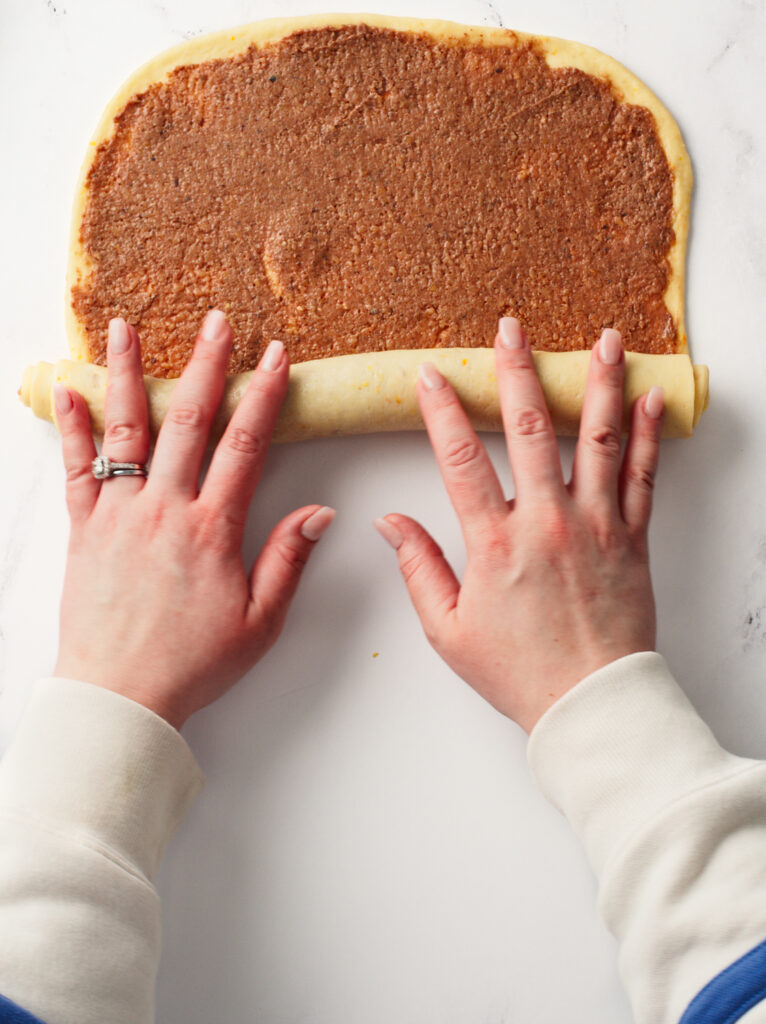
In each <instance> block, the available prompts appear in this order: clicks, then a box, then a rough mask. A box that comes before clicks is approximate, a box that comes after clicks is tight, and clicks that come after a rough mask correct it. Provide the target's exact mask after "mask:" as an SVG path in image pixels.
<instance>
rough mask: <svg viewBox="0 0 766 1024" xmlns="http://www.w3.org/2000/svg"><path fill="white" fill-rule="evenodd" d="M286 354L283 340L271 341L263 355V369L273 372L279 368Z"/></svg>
mask: <svg viewBox="0 0 766 1024" xmlns="http://www.w3.org/2000/svg"><path fill="white" fill-rule="evenodd" d="M284 355H285V346H284V345H283V344H282V342H281V341H270V342H269V344H268V347H267V349H266V351H265V352H264V353H263V355H262V356H261V369H262V370H268V371H269V372H270V373H273V372H274V370H278V369H279V367H280V365H281V363H282V359H283V358H284Z"/></svg>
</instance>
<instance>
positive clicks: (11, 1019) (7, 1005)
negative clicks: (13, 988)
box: [0, 996, 43, 1024]
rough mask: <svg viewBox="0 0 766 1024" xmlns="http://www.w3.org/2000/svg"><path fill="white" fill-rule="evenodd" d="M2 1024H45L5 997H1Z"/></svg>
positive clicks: (0, 1023)
mask: <svg viewBox="0 0 766 1024" xmlns="http://www.w3.org/2000/svg"><path fill="white" fill-rule="evenodd" d="M0 1024H43V1022H42V1021H41V1020H40V1018H39V1017H33V1016H32V1014H31V1013H27V1011H26V1010H22V1009H21V1007H20V1006H17V1005H16V1004H15V1003H12V1002H11V1001H10V999H6V998H5V996H0Z"/></svg>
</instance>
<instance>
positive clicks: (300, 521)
mask: <svg viewBox="0 0 766 1024" xmlns="http://www.w3.org/2000/svg"><path fill="white" fill-rule="evenodd" d="M334 518H335V509H334V508H328V507H327V506H326V505H307V506H305V507H304V508H299V509H296V511H295V512H291V513H290V515H288V516H285V518H284V519H283V520H281V522H279V523H277V525H276V526H275V527H274V529H273V530H272V531H271V533H270V534H269V536H268V538H267V540H266V543H265V544H264V545H263V550H262V551H261V553H260V555H259V556H258V558H257V559H256V562H255V565H254V566H253V569H252V572H251V573H250V603H251V608H250V614H251V618H252V620H253V624H254V625H256V626H259V627H261V628H263V627H264V626H266V627H267V628H268V626H271V627H275V630H276V632H277V633H278V632H279V630H280V629H281V628H282V623H283V622H284V620H285V616H286V615H287V609H288V608H289V607H290V602H291V601H292V599H293V595H294V594H295V591H296V589H297V587H298V583H299V582H300V578H301V573H302V572H303V568H304V566H305V565H306V562H307V561H308V560H309V556H310V555H311V552H312V551H313V550H314V547H315V546H316V542H317V541H318V540H319V538H320V537H321V536H322V534H323V533H324V532H325V530H326V529H327V527H328V526H329V525H330V523H331V522H332V521H333V519H334Z"/></svg>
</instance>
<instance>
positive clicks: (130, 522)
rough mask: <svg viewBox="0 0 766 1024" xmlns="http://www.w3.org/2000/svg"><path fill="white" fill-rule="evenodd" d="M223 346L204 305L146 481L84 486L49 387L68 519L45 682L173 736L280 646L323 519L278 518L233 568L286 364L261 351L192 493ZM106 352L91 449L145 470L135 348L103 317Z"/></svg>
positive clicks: (76, 451)
mask: <svg viewBox="0 0 766 1024" xmlns="http://www.w3.org/2000/svg"><path fill="white" fill-rule="evenodd" d="M231 342H232V336H231V330H230V329H229V326H228V324H227V323H226V319H225V317H224V315H223V313H220V312H219V311H217V310H213V311H211V312H210V313H209V314H208V315H207V317H206V319H205V322H204V324H203V326H202V330H201V331H200V335H199V337H198V338H197V342H196V345H195V349H194V354H193V356H192V359H191V361H190V362H189V365H188V366H187V368H186V370H185V371H184V374H183V376H182V377H181V379H180V381H179V383H178V385H177V387H176V389H175V391H174V394H173V399H172V403H171V406H170V409H169V411H168V415H167V418H166V420H165V422H164V424H163V426H162V430H161V431H160V435H159V438H158V440H157V446H156V450H155V452H154V458H153V460H152V466H151V472H150V473H149V476H148V478H146V479H144V478H143V477H140V476H126V477H115V478H110V479H107V480H104V481H103V482H101V481H99V480H96V479H95V478H94V477H93V475H92V472H91V462H92V460H93V458H94V457H95V455H96V449H95V445H94V443H93V437H92V434H91V429H90V422H89V418H88V411H87V407H86V405H85V402H84V401H83V399H82V398H81V397H80V395H79V394H77V393H76V392H74V391H68V390H67V389H66V388H65V387H64V386H63V385H58V386H57V388H56V392H55V402H56V413H57V419H58V423H59V427H60V430H61V435H62V442H63V452H64V462H65V465H66V472H67V503H68V506H69V514H70V518H71V534H70V544H69V554H68V558H67V568H66V578H65V582H64V595H63V600H62V605H61V638H60V647H59V656H58V661H57V663H56V668H55V675H57V676H66V677H69V678H73V679H80V680H83V681H85V682H89V683H94V684H96V685H97V686H103V687H105V688H106V689H109V690H114V691H116V692H117V693H121V694H123V695H124V696H126V697H129V698H131V699H133V700H135V701H138V702H139V703H141V704H144V705H145V706H146V707H148V708H150V709H151V710H152V711H155V712H156V713H157V714H159V715H161V716H162V717H163V718H165V719H167V721H168V722H170V723H171V724H172V725H173V726H175V727H176V728H180V727H181V726H182V725H183V723H184V722H185V721H186V719H187V718H188V717H189V716H190V715H191V714H193V713H194V712H195V711H197V710H198V709H199V708H202V707H204V706H205V705H207V704H210V703H211V702H212V701H214V700H216V699H217V698H218V697H220V696H221V694H222V693H224V691H225V690H227V689H228V688H229V687H230V686H231V685H232V684H233V683H234V682H236V681H237V680H238V679H239V678H240V677H241V676H242V675H243V674H244V673H245V672H246V671H247V670H248V669H249V668H251V667H252V665H254V664H255V662H257V661H258V659H259V658H261V657H262V655H263V654H265V652H266V651H267V650H268V649H269V647H271V645H272V644H273V643H274V641H275V640H276V639H277V637H278V636H279V633H280V631H281V629H282V624H283V622H284V619H285V616H286V614H287V610H288V607H289V604H290V600H291V598H292V596H293V594H294V592H295V589H296V587H297V585H298V581H299V579H300V576H301V572H302V570H303V567H304V565H305V564H306V561H307V559H308V558H309V555H310V554H311V551H312V549H313V548H314V545H315V542H316V541H317V540H318V539H319V537H320V536H321V535H322V533H323V532H324V530H325V529H326V528H327V527H328V526H329V524H330V522H331V521H332V518H333V515H334V511H333V510H332V509H328V508H324V507H320V506H319V505H309V506H306V507H304V508H301V509H298V510H296V511H295V512H293V513H291V514H290V515H288V516H287V517H286V518H285V519H283V520H282V521H281V522H280V523H279V524H278V525H277V526H276V527H275V528H274V530H273V531H272V533H271V535H270V536H269V538H268V540H267V542H266V544H265V546H264V548H263V550H262V551H261V554H260V556H259V557H258V559H257V560H256V562H255V565H254V566H253V568H252V570H251V571H250V572H249V573H248V572H247V571H246V569H245V566H244V564H243V561H242V540H243V535H244V529H245V521H246V518H247V513H248V509H249V506H250V502H251V500H252V497H253V494H254V492H255V488H256V485H257V483H258V478H259V476H260V473H261V469H262V467H263V463H264V460H265V457H266V452H267V450H268V447H269V441H270V438H271V434H272V431H273V428H274V424H275V422H276V419H277V415H278V413H279V408H280V406H281V403H282V400H283V398H284V396H285V392H286V390H287V382H288V360H287V356H286V353H285V351H284V347H283V346H282V344H281V343H280V342H272V343H271V345H270V346H269V348H268V349H267V350H266V352H265V354H264V356H263V358H262V359H261V362H260V364H259V366H258V369H257V370H256V371H255V373H254V374H253V378H252V381H251V382H250V385H249V387H248V390H247V392H246V394H245V396H244V398H243V400H242V402H241V403H240V405H239V406H238V408H237V410H236V412H235V414H234V417H233V418H232V420H231V422H230V423H229V425H228V428H227V430H226V432H225V434H224V436H223V438H222V439H221V441H220V443H219V444H218V446H217V448H216V450H215V453H214V455H213V458H212V462H211V464H210V469H209V471H208V474H207V477H206V479H205V481H204V484H203V485H202V486H201V487H200V485H199V477H200V471H201V468H202V461H203V458H204V455H205V449H206V446H207V442H208V435H209V431H210V426H211V423H212V421H213V417H214V415H215V411H216V408H217V407H218V404H219V402H220V400H221V396H222V394H223V389H224V383H225V374H226V364H227V361H228V357H229V351H230V349H231ZM107 359H108V372H109V387H108V391H107V399H106V427H105V436H104V454H106V455H108V456H109V457H110V458H111V459H113V460H115V461H121V462H139V463H145V462H146V460H147V458H148V455H149V428H148V417H147V408H146V393H145V390H144V382H143V377H142V369H141V356H140V347H139V339H138V334H137V333H136V331H135V329H134V328H133V327H130V326H128V324H126V323H125V321H124V320H120V319H117V320H113V321H112V322H111V323H110V328H109V346H108V353H107Z"/></svg>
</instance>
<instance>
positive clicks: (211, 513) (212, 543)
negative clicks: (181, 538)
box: [197, 508, 244, 551]
mask: <svg viewBox="0 0 766 1024" xmlns="http://www.w3.org/2000/svg"><path fill="white" fill-rule="evenodd" d="M243 527H244V522H243V521H242V519H241V518H240V517H239V516H237V515H236V514H234V513H232V512H231V511H230V510H229V509H226V508H220V509H219V508H216V509H213V508H204V509H201V510H200V512H199V518H198V521H197V539H198V541H199V543H200V544H201V545H202V546H203V547H205V548H209V549H211V550H213V551H220V550H223V549H226V550H228V549H229V548H230V547H231V545H232V539H233V537H235V536H237V534H238V531H240V530H242V529H243Z"/></svg>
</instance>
